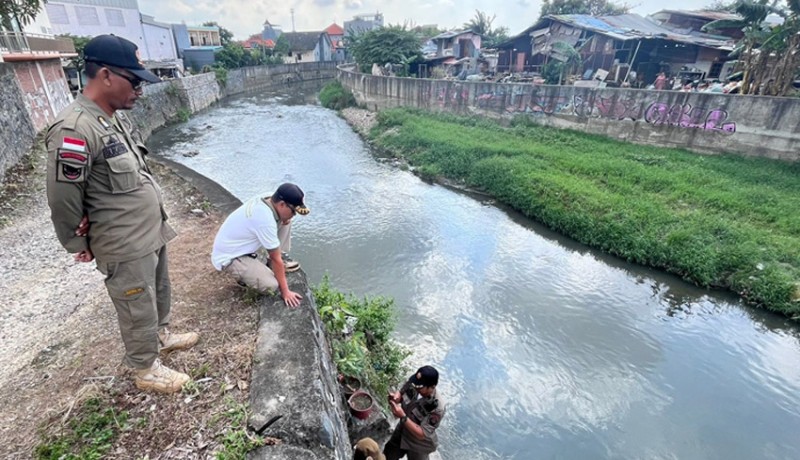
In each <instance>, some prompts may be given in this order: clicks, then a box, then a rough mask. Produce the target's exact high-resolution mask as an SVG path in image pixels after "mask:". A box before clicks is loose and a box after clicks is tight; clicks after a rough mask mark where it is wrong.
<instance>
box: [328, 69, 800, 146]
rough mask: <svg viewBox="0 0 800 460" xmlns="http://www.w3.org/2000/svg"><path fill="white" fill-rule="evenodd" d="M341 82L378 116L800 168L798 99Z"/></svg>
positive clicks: (348, 77) (362, 78) (368, 78)
mask: <svg viewBox="0 0 800 460" xmlns="http://www.w3.org/2000/svg"><path fill="white" fill-rule="evenodd" d="M337 80H339V81H340V82H341V83H342V85H343V86H344V87H346V88H348V89H349V90H351V91H352V92H353V94H354V95H355V97H356V100H357V101H358V103H359V104H363V105H365V106H366V107H367V108H369V109H372V110H379V109H384V108H389V107H415V108H420V109H426V110H432V111H444V112H453V113H457V114H461V115H480V116H484V117H489V118H511V117H514V116H526V117H530V118H531V119H532V120H534V121H535V122H536V123H541V124H543V125H548V126H554V127H557V128H569V129H575V130H578V131H583V132H587V133H592V134H601V135H604V136H608V137H611V138H614V139H619V140H624V141H628V142H633V143H636V144H648V145H657V146H662V147H678V148H685V149H688V150H692V151H695V152H700V153H710V154H718V153H725V152H729V153H736V154H739V155H746V156H758V157H765V158H773V159H781V160H788V161H798V160H800V99H798V98H791V97H766V96H742V95H733V94H732V95H728V94H721V93H686V92H680V91H654V90H640V89H629V88H628V89H625V88H580V87H575V86H556V85H532V84H530V83H518V84H508V83H488V82H466V81H453V80H430V79H418V78H398V77H384V76H374V75H368V74H362V73H357V72H355V71H354V70H352V69H350V68H348V67H344V66H342V67H340V69H339V70H338V74H337Z"/></svg>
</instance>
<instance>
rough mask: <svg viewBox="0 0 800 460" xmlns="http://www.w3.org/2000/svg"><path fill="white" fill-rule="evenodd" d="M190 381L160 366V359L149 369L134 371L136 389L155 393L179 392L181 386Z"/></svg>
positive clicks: (179, 373)
mask: <svg viewBox="0 0 800 460" xmlns="http://www.w3.org/2000/svg"><path fill="white" fill-rule="evenodd" d="M189 380H191V379H190V378H189V376H188V375H186V374H184V373H182V372H178V371H173V370H172V369H170V368H168V367H167V366H164V365H163V364H161V360H160V359H156V360H155V362H154V363H153V365H152V366H150V369H139V370H137V371H136V377H135V378H134V383H135V384H136V388H138V389H140V390H145V391H155V392H157V393H175V392H177V391H180V390H181V388H182V387H183V385H184V384H185V383H186V382H188V381H189Z"/></svg>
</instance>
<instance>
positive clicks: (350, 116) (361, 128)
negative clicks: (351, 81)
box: [340, 107, 378, 136]
mask: <svg viewBox="0 0 800 460" xmlns="http://www.w3.org/2000/svg"><path fill="white" fill-rule="evenodd" d="M340 113H341V114H342V118H344V119H345V120H347V123H349V124H350V126H352V127H353V129H354V130H355V131H356V132H358V133H359V134H361V135H362V136H366V135H367V133H369V130H370V129H372V127H373V126H375V123H377V122H378V121H377V120H376V119H375V117H376V116H377V114H376V113H375V112H370V111H369V110H364V109H357V108H355V107H348V108H346V109H343V110H342V111H341V112H340Z"/></svg>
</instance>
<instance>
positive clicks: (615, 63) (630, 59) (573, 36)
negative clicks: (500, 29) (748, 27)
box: [498, 14, 734, 83]
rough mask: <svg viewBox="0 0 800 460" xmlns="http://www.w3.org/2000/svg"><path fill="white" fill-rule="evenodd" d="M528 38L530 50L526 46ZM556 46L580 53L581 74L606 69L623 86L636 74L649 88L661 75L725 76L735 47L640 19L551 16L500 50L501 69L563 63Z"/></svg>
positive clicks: (720, 38) (632, 16) (717, 38)
mask: <svg viewBox="0 0 800 460" xmlns="http://www.w3.org/2000/svg"><path fill="white" fill-rule="evenodd" d="M526 39H529V40H530V42H531V46H530V48H528V47H526V46H525V43H524V42H525V40H526ZM555 42H564V43H567V44H568V45H570V46H572V47H574V48H575V49H576V50H577V51H578V53H579V54H580V55H581V58H582V68H581V69H580V73H582V74H589V75H591V74H593V73H594V72H596V71H597V70H604V71H607V72H608V77H607V78H606V80H608V81H612V82H622V81H624V80H627V79H628V72H629V71H630V70H635V71H636V74H637V78H639V79H640V80H641V81H642V82H647V83H649V82H652V81H653V80H654V79H655V77H656V75H657V74H658V73H659V72H662V71H663V72H667V73H669V74H672V75H677V74H678V73H679V72H682V71H688V70H691V71H692V72H694V73H695V74H697V75H698V76H699V78H721V77H724V76H725V75H721V73H722V70H723V69H722V67H723V64H724V63H725V61H726V60H727V56H728V54H729V53H730V51H731V50H732V49H733V44H734V41H733V39H731V38H728V37H723V36H718V35H711V34H706V33H702V32H698V31H690V30H676V29H671V28H669V27H667V26H664V25H661V24H658V23H657V22H655V21H654V20H651V19H648V18H645V17H642V16H639V15H637V14H623V15H619V16H588V15H583V14H566V15H551V16H545V17H544V18H542V19H541V20H539V22H537V23H536V24H534V25H533V26H532V27H530V28H528V29H526V30H525V31H524V32H523V33H522V34H520V35H517V36H515V37H512V38H511V39H509V40H507V41H506V42H504V43H502V44H501V45H500V46H499V48H500V49H501V55H500V62H499V64H498V65H499V68H501V69H502V67H503V66H506V68H508V66H509V65H511V67H512V69H513V68H515V67H516V68H521V67H523V66H524V67H525V68H526V69H532V70H535V69H539V68H541V66H543V65H545V64H546V63H547V62H548V61H550V60H551V59H559V56H558V55H557V53H556V52H554V50H553V44H554V43H555ZM528 52H529V53H530V54H527V53H528ZM523 53H525V54H523Z"/></svg>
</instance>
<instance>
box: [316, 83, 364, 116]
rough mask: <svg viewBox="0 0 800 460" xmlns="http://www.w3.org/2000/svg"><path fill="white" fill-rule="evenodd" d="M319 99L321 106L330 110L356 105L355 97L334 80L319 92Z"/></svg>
mask: <svg viewBox="0 0 800 460" xmlns="http://www.w3.org/2000/svg"><path fill="white" fill-rule="evenodd" d="M319 101H320V103H321V104H322V106H323V107H325V108H326V109H332V110H342V109H345V108H347V107H353V106H355V105H356V98H355V97H354V96H353V93H351V92H350V90H349V89H347V88H345V87H344V86H342V84H341V83H339V82H338V81H336V80H334V81H332V82H330V83H328V84H327V85H325V86H324V87H323V88H322V91H320V92H319Z"/></svg>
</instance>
